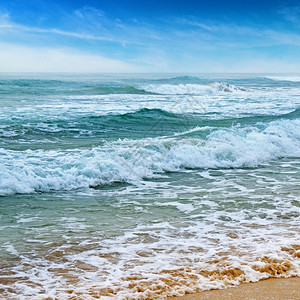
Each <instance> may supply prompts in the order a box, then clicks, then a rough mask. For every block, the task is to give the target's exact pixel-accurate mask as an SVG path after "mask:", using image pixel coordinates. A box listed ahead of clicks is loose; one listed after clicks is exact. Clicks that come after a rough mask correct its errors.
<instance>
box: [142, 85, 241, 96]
mask: <svg viewBox="0 0 300 300" xmlns="http://www.w3.org/2000/svg"><path fill="white" fill-rule="evenodd" d="M143 89H144V90H145V91H148V92H151V93H158V94H167V95H193V94H206V93H216V92H235V91H242V90H244V89H243V88H239V87H237V86H235V85H231V84H228V83H225V82H213V83H211V84H208V85H201V84H178V85H173V84H150V85H146V86H143Z"/></svg>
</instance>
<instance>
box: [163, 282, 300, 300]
mask: <svg viewBox="0 0 300 300" xmlns="http://www.w3.org/2000/svg"><path fill="white" fill-rule="evenodd" d="M169 299H170V300H196V299H197V300H198V299H211V300H213V299H216V300H217V299H218V300H219V299H222V300H241V299H252V300H254V299H255V300H266V299H272V300H275V299H277V300H279V299H280V300H281V299H282V300H299V299H300V277H292V278H270V279H267V280H261V281H259V282H255V283H244V284H241V285H239V286H237V287H230V288H227V289H224V290H210V291H204V292H200V293H196V294H189V295H185V296H182V297H170V298H169Z"/></svg>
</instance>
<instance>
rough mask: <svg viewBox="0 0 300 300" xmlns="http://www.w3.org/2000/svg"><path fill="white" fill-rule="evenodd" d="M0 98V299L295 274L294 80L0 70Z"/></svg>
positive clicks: (156, 294) (299, 111) (210, 284)
mask: <svg viewBox="0 0 300 300" xmlns="http://www.w3.org/2000/svg"><path fill="white" fill-rule="evenodd" d="M0 104H1V107H0V233H1V234H0V266H1V268H0V298H2V299H43V298H45V299H46V298H47V299H54V298H57V299H97V298H99V297H100V298H101V299H165V298H166V297H167V296H172V295H183V294H184V293H192V292H196V291H202V290H208V289H214V288H225V287H228V286H232V285H238V284H240V283H242V282H250V281H257V280H260V279H263V278H268V277H290V276H296V275H298V276H299V275H300V184H299V183H300V76H299V75H293V74H289V75H282V74H275V75H274V74H273V75H268V76H267V75H264V74H248V75H247V74H243V75H242V74H231V75H230V74H227V75H226V74H214V75H205V74H197V75H193V76H190V75H186V74H149V75H145V74H127V75H124V74H123V75H122V74H120V75H118V74H115V75H111V74H106V75H105V74H81V75H80V74H77V75H76V74H73V75H72V74H43V75H41V74H1V75H0Z"/></svg>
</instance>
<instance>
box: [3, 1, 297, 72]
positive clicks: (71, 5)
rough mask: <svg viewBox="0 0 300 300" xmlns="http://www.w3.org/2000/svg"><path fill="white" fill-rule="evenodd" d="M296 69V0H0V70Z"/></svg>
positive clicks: (166, 70)
mask: <svg viewBox="0 0 300 300" xmlns="http://www.w3.org/2000/svg"><path fill="white" fill-rule="evenodd" d="M1 71H2V72H7V71H13V72H39V71H41V72H45V71H48V72H197V73H201V72H300V1H299V0H297V1H292V0H291V1H288V0H287V1H284V0H281V1H277V0H273V1H268V0H260V1H257V0H244V1H242V0H239V1H232V0H226V1H220V0H219V1H218V0H209V1H208V0H205V1H202V0H198V1H193V0H183V1H177V0H173V1H171V0H158V1H157V0H151V1H150V0H139V1H135V0H122V1H121V0H119V1H116V0H98V1H96V0H85V1H81V0H72V1H71V0H52V1H46V0H26V1H24V0H0V72H1Z"/></svg>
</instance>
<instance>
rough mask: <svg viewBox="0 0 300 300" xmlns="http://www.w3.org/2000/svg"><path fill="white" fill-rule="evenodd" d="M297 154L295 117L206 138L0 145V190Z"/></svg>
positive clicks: (138, 177)
mask: <svg viewBox="0 0 300 300" xmlns="http://www.w3.org/2000/svg"><path fill="white" fill-rule="evenodd" d="M299 155H300V120H281V121H276V122H272V123H270V124H269V126H267V127H266V128H265V129H263V130H259V129H258V128H256V127H245V128H242V127H240V126H236V127H232V128H230V129H220V130H215V131H213V132H212V133H210V134H209V135H208V136H207V137H206V140H199V139H192V138H186V139H180V140H178V139H176V138H169V139H168V138H149V139H143V140H139V141H134V140H123V141H118V142H113V143H107V144H106V145H104V146H101V147H95V148H92V149H85V150H79V149H75V150H70V151H62V150H61V151H59V150H58V151H42V150H35V151H31V150H27V151H23V152H19V151H11V150H5V149H2V150H1V149H0V162H1V164H0V194H1V195H8V194H14V193H32V192H36V191H43V192H49V191H54V190H73V189H78V188H88V187H90V186H96V185H102V184H108V183H111V182H116V181H118V182H127V183H133V184H135V183H138V182H141V181H142V179H143V178H151V177H155V176H157V174H158V173H164V172H166V171H180V170H184V169H185V168H241V167H255V166H257V165H259V164H262V163H264V162H268V161H271V160H273V159H277V158H280V157H292V156H299Z"/></svg>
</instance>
